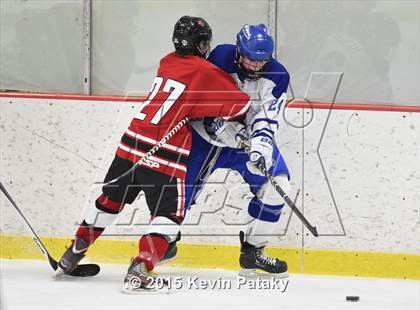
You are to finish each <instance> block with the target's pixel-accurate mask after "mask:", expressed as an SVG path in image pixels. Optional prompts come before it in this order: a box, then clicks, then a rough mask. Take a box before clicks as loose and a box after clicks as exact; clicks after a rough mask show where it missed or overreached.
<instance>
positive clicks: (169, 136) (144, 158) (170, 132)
mask: <svg viewBox="0 0 420 310" xmlns="http://www.w3.org/2000/svg"><path fill="white" fill-rule="evenodd" d="M189 120H190V118H189V117H188V116H186V117H184V118H183V119H182V120H180V121H179V123H178V124H177V125H176V126H175V127H174V128H172V129H171V130H170V131H169V132H168V133H167V134H166V135H165V136H164V137H163V138H162V139H161V140H160V141H159V142H157V143H156V145H155V146H154V147H152V148H151V149H150V150H149V151H148V152H147V153H146V154H145V155H144V156H143V157H142V158H141V159H140V160H139V161H138V162H137V163H135V164H134V165H133V167H131V168H130V169H129V170H127V171H126V172H124V173H123V174H122V175H120V176H118V177H116V178H115V179H113V180H111V181H109V182H107V183H102V182H97V183H95V184H103V185H104V186H106V185H109V184H111V183H114V182H116V181H118V180H119V179H120V178H122V177H125V176H126V175H128V174H129V173H131V172H132V171H134V169H136V168H137V167H139V166H141V165H143V164H144V163H145V162H146V161H148V160H149V158H150V157H151V156H152V155H153V154H155V153H156V152H157V151H158V150H159V149H160V148H161V147H162V145H164V144H165V143H166V142H167V141H168V140H169V139H170V138H172V137H173V135H174V134H176V133H177V132H178V131H179V130H180V129H181V128H182V127H183V126H184V125H185V124H186V123H187V122H188V121H189Z"/></svg>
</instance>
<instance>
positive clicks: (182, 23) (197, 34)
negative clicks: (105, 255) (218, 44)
mask: <svg viewBox="0 0 420 310" xmlns="http://www.w3.org/2000/svg"><path fill="white" fill-rule="evenodd" d="M211 38H212V31H211V28H210V26H209V24H208V23H207V22H206V21H205V20H204V19H203V18H201V17H192V16H182V17H181V18H180V19H179V20H178V21H177V22H176V24H175V27H174V33H173V35H172V42H173V43H174V46H175V50H176V52H177V53H178V54H180V55H197V56H200V57H204V58H206V57H207V55H208V53H209V51H210V41H211Z"/></svg>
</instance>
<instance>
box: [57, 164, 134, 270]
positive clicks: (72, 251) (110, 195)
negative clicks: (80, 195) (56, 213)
mask: <svg viewBox="0 0 420 310" xmlns="http://www.w3.org/2000/svg"><path fill="white" fill-rule="evenodd" d="M132 166H133V163H132V162H130V161H128V160H125V159H122V158H120V157H118V156H115V158H114V160H113V162H112V164H111V166H110V167H109V170H108V173H107V175H106V177H105V181H104V182H105V183H106V182H109V181H110V180H113V179H115V178H117V177H118V176H120V175H122V174H123V173H124V172H126V171H128V170H129V169H131V167H132ZM133 173H137V172H133ZM140 190H141V189H140V188H139V187H138V186H137V185H135V184H134V176H133V175H132V174H130V175H127V176H125V177H123V178H121V179H119V180H117V181H116V182H115V183H111V184H109V185H106V186H104V187H103V188H102V194H101V195H100V196H99V197H98V198H97V199H96V201H95V205H92V206H90V208H89V210H88V211H87V215H86V217H85V219H84V220H83V221H82V223H81V224H80V225H79V228H78V229H77V231H76V234H75V238H74V239H73V240H72V244H71V246H70V247H69V248H68V249H67V250H66V252H65V253H64V254H63V256H62V257H61V259H60V260H59V262H58V265H59V267H60V268H61V269H62V270H64V272H71V271H72V270H73V269H74V268H76V266H77V264H78V263H79V262H80V260H81V259H82V258H83V257H84V256H85V254H86V251H87V250H88V248H89V246H90V245H92V244H93V243H94V242H95V240H96V239H97V238H98V237H99V236H100V235H101V234H102V233H103V231H104V230H105V228H106V227H108V226H109V225H111V224H112V223H113V222H114V221H115V219H116V218H117V216H118V214H119V213H120V212H121V211H122V209H123V208H124V205H125V204H126V203H129V204H131V203H132V202H133V201H134V200H135V198H136V197H137V195H138V193H139V191H140Z"/></svg>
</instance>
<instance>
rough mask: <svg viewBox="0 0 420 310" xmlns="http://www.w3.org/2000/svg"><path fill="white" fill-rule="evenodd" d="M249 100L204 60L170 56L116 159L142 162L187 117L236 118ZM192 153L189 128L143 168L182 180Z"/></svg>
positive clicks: (173, 139)
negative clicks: (142, 158) (141, 159)
mask: <svg viewBox="0 0 420 310" xmlns="http://www.w3.org/2000/svg"><path fill="white" fill-rule="evenodd" d="M249 100H250V98H249V97H248V95H246V94H245V93H243V92H242V91H240V90H239V88H238V87H237V85H236V83H235V81H234V80H233V79H232V77H231V76H230V75H229V74H227V73H226V72H224V71H222V70H220V69H219V68H217V67H216V66H214V65H213V64H211V63H210V62H208V61H206V60H205V59H203V58H200V57H198V56H180V55H178V54H176V53H170V54H169V55H167V56H165V57H164V58H162V59H161V61H160V66H159V69H158V73H157V77H156V78H155V80H154V81H153V85H152V89H151V91H150V93H149V95H148V97H147V100H146V101H144V102H143V103H142V104H141V105H140V108H139V109H140V110H139V112H138V114H137V116H136V117H135V118H134V119H133V120H132V122H131V124H130V126H129V128H128V129H127V131H126V132H125V134H124V135H123V137H122V139H121V142H120V145H119V147H118V149H117V155H118V156H119V157H121V158H124V159H127V160H130V161H132V162H134V163H135V162H138V161H139V160H140V158H141V157H143V156H144V155H145V154H146V153H147V152H148V151H149V150H150V149H151V148H152V147H153V146H154V145H155V144H156V143H157V142H158V141H159V140H161V139H162V138H163V137H164V136H165V135H166V134H167V133H168V132H169V131H170V130H171V129H172V128H174V127H175V126H176V125H177V124H178V123H179V122H180V121H181V120H182V119H183V118H184V117H186V116H188V117H189V118H190V119H198V118H202V117H205V116H209V117H210V116H213V117H236V116H238V115H241V114H243V113H245V112H246V111H247V109H248V107H249ZM190 148H191V132H190V128H189V125H188V124H187V125H185V126H183V127H182V128H181V129H180V130H179V131H178V132H177V133H176V134H175V135H174V136H173V137H172V138H171V139H169V140H168V141H167V143H166V144H164V145H163V146H162V147H161V148H160V149H159V150H158V151H157V152H156V153H155V154H154V155H153V156H151V157H150V160H149V161H147V162H146V163H145V166H147V167H149V168H150V169H153V170H156V171H160V172H162V173H164V174H167V175H172V176H175V177H178V178H182V179H184V178H185V175H186V172H187V161H188V155H189V153H190Z"/></svg>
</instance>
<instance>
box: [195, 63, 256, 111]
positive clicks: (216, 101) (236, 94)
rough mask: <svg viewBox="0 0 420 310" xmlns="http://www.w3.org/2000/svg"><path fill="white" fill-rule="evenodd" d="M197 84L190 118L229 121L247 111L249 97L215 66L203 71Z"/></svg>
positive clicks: (226, 74)
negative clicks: (221, 118)
mask: <svg viewBox="0 0 420 310" xmlns="http://www.w3.org/2000/svg"><path fill="white" fill-rule="evenodd" d="M197 84H198V85H197V87H198V89H199V91H198V95H197V96H196V97H195V99H196V100H195V102H196V103H197V107H195V108H194V109H192V110H191V112H190V114H191V115H190V118H201V117H206V116H207V117H209V116H212V117H224V118H225V119H230V118H235V117H238V116H240V115H243V114H245V113H246V112H247V111H248V108H249V104H250V98H249V96H248V95H247V94H246V93H244V92H243V91H241V90H240V89H239V88H238V86H237V85H236V83H235V81H234V80H233V78H232V77H231V76H230V75H229V74H228V73H226V72H224V71H222V70H221V69H219V68H217V67H216V66H213V65H212V66H211V67H208V68H207V70H205V71H204V70H203V72H202V74H201V76H200V77H199V80H198V82H197Z"/></svg>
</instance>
